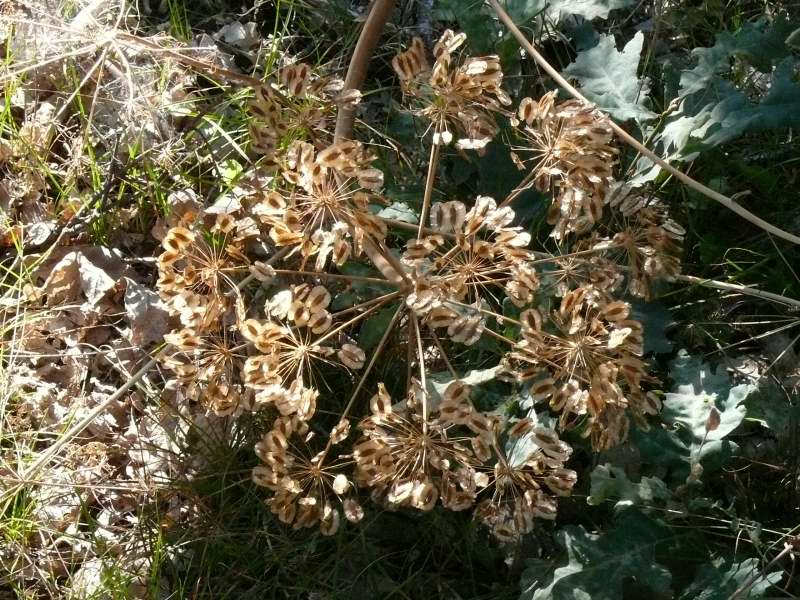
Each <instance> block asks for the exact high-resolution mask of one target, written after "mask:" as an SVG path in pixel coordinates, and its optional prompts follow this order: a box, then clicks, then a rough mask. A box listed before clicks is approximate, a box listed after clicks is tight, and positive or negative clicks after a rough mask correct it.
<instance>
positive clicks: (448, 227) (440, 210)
mask: <svg viewBox="0 0 800 600" xmlns="http://www.w3.org/2000/svg"><path fill="white" fill-rule="evenodd" d="M466 214H467V207H466V206H464V203H463V202H458V201H457V200H454V201H452V202H437V203H436V204H434V205H433V206H432V207H431V227H433V228H434V229H438V230H439V231H441V232H443V233H453V232H456V231H460V230H461V227H462V226H463V224H464V219H465V218H466Z"/></svg>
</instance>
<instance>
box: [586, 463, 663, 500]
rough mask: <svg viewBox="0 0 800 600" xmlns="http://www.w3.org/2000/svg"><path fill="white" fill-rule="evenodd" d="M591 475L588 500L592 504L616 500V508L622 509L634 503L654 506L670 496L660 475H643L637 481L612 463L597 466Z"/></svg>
mask: <svg viewBox="0 0 800 600" xmlns="http://www.w3.org/2000/svg"><path fill="white" fill-rule="evenodd" d="M590 477H591V489H590V491H589V497H588V498H587V499H586V502H587V504H590V505H591V506H597V505H599V504H602V503H603V502H608V501H614V500H615V501H616V502H615V503H614V510H622V509H624V508H626V507H629V506H634V505H635V506H645V507H647V506H653V505H655V504H656V503H657V502H658V501H660V500H668V499H669V498H670V493H669V489H667V485H666V484H665V483H664V482H663V481H662V480H660V479H659V478H658V477H642V478H641V480H640V481H639V482H638V483H636V482H633V481H631V480H630V479H628V476H627V475H626V473H625V471H624V470H623V469H621V468H620V467H615V466H614V465H612V464H610V463H607V464H605V465H598V466H597V467H595V468H594V470H593V471H592V473H591V476H590Z"/></svg>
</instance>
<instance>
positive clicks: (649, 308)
mask: <svg viewBox="0 0 800 600" xmlns="http://www.w3.org/2000/svg"><path fill="white" fill-rule="evenodd" d="M631 317H632V318H634V319H636V320H637V321H641V323H642V324H643V325H644V351H645V352H646V353H647V352H654V353H655V354H667V353H670V352H672V342H671V341H670V339H669V338H668V337H667V329H669V328H670V327H671V326H672V325H674V324H675V319H674V318H673V316H672V313H671V312H670V311H668V310H667V308H666V307H665V306H664V305H663V304H662V303H661V302H644V301H643V300H634V301H633V302H631Z"/></svg>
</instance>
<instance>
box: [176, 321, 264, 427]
mask: <svg viewBox="0 0 800 600" xmlns="http://www.w3.org/2000/svg"><path fill="white" fill-rule="evenodd" d="M164 341H165V342H167V343H168V344H169V345H170V346H169V348H168V350H167V351H166V353H164V354H162V355H160V358H161V359H162V360H163V362H164V365H165V366H166V367H167V369H169V370H170V371H172V372H173V373H175V376H176V381H177V383H178V384H179V385H180V386H181V391H182V393H183V395H184V396H185V397H186V398H189V399H191V400H196V401H199V402H200V403H201V404H202V405H203V406H205V407H206V408H207V409H208V410H209V411H211V412H213V413H214V414H216V415H217V416H223V415H231V414H237V413H239V412H241V411H242V409H244V408H246V407H247V406H249V404H250V400H251V396H252V393H251V392H248V390H246V389H245V387H244V385H243V383H242V380H241V377H240V371H241V368H242V365H243V364H244V359H245V352H244V350H245V344H244V343H242V342H243V340H241V339H240V337H239V336H238V335H237V334H236V330H235V327H232V326H227V327H226V326H221V327H219V329H217V330H206V331H202V330H201V331H198V330H196V329H193V328H191V327H186V328H183V329H180V330H177V331H173V332H170V333H169V334H167V335H165V336H164Z"/></svg>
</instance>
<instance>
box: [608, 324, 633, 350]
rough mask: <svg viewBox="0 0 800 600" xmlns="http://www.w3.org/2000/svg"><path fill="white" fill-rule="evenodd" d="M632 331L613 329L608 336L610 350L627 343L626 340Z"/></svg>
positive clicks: (626, 328)
mask: <svg viewBox="0 0 800 600" xmlns="http://www.w3.org/2000/svg"><path fill="white" fill-rule="evenodd" d="M631 331H632V330H631V328H630V327H620V328H619V329H613V330H612V331H611V333H610V334H609V335H608V344H607V345H608V348H609V349H612V348H617V347H619V346H621V345H622V344H623V343H624V342H625V339H626V338H627V337H628V336H629V335H630V334H631Z"/></svg>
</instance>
